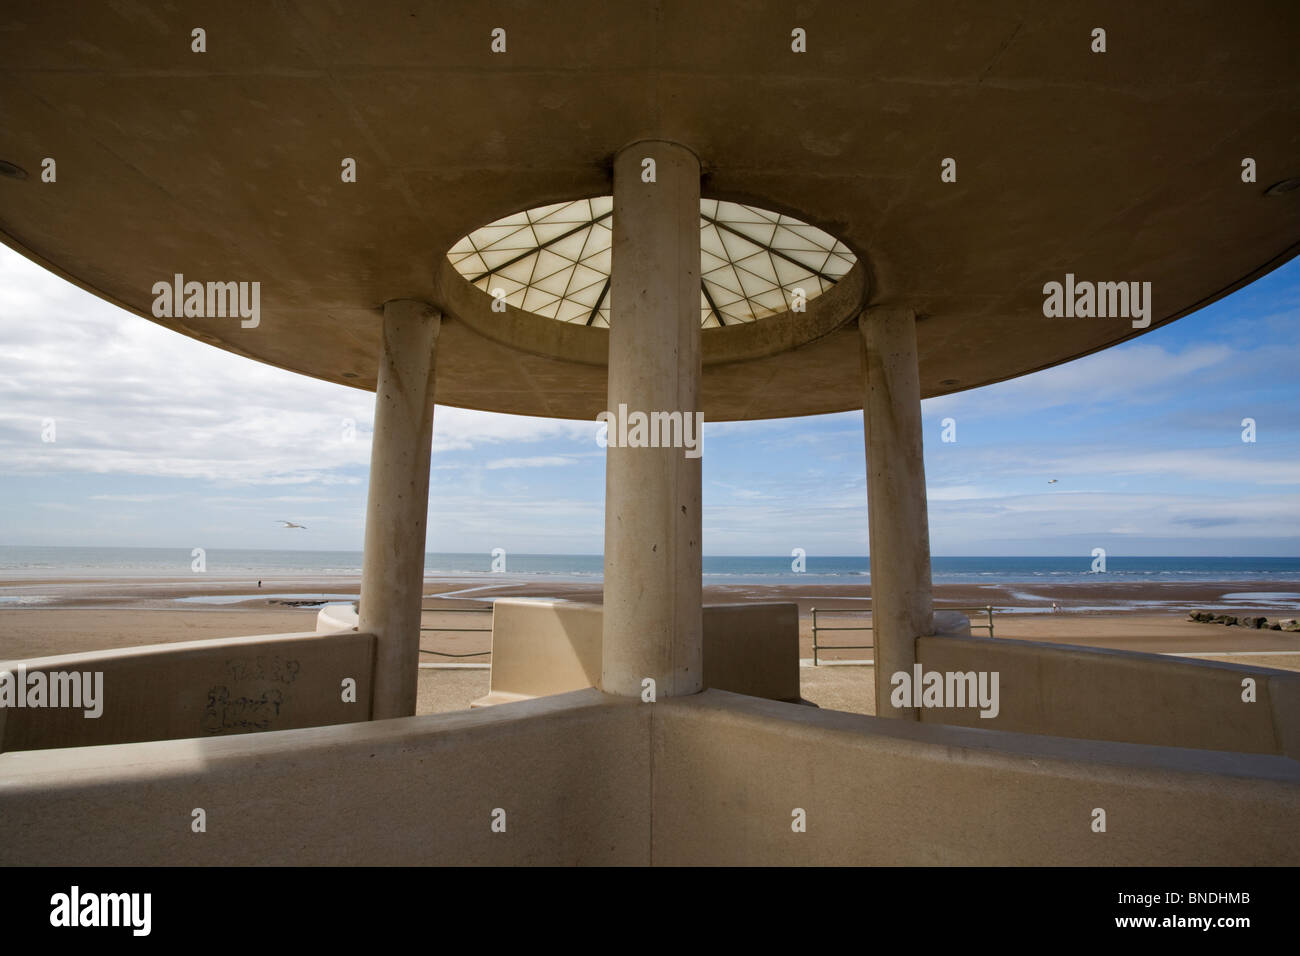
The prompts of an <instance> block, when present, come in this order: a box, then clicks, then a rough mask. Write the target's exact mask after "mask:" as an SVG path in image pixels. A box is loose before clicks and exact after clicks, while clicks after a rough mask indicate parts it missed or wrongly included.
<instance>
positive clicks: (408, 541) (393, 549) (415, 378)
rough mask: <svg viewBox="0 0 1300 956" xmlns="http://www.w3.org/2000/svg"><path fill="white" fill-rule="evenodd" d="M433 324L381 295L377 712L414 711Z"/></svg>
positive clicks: (370, 616) (375, 480) (374, 600)
mask: <svg viewBox="0 0 1300 956" xmlns="http://www.w3.org/2000/svg"><path fill="white" fill-rule="evenodd" d="M441 323H442V316H441V315H440V314H439V313H438V312H436V311H434V310H433V309H432V308H431V307H430V306H428V305H426V304H425V303H423V302H415V301H412V300H410V299H395V300H393V301H390V302H385V303H384V339H383V348H382V351H381V352H380V356H379V385H378V388H377V389H376V390H375V430H374V437H373V438H372V440H371V446H370V496H369V500H368V502H367V505H366V538H365V549H366V550H365V554H364V555H363V557H362V565H361V613H360V622H359V624H360V627H359V629H360V630H361V631H362V632H363V633H369V634H374V635H375V637H376V639H377V643H376V650H375V674H374V685H373V686H374V695H373V697H374V708H373V712H372V716H373V718H374V719H375V720H383V719H385V718H388V717H410V716H413V715H414V714H415V697H416V684H417V680H418V676H419V657H420V607H421V603H422V599H423V592H424V544H425V541H424V539H425V530H426V527H427V521H428V509H429V454H430V451H431V450H432V444H433V368H434V348H435V346H436V345H437V341H438V330H439V328H440V327H441Z"/></svg>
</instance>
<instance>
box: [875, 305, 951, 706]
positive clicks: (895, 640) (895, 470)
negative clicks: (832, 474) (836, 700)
mask: <svg viewBox="0 0 1300 956" xmlns="http://www.w3.org/2000/svg"><path fill="white" fill-rule="evenodd" d="M858 328H859V330H860V331H861V333H862V343H863V372H864V378H865V386H866V394H865V397H864V401H863V407H862V418H863V425H864V428H865V429H866V439H867V441H866V445H867V519H868V522H869V525H870V535H871V627H872V638H873V641H872V643H873V644H875V652H874V654H873V657H874V659H875V662H876V664H875V679H876V714H877V716H880V717H903V718H910V719H912V720H915V719H916V717H917V712H916V709H915V708H895V707H893V706H891V705H890V702H889V695H890V691H891V690H892V685H891V684H890V678H891V677H892V676H893V675H894V674H895V673H897V672H898V671H905V672H907V673H908V674H909V675H910V674H911V673H912V665H914V664H915V663H916V639H917V638H918V637H921V636H922V635H926V634H929V633H930V630H931V625H932V619H933V610H934V605H933V598H932V594H931V590H930V588H931V582H930V521H929V517H928V514H927V509H926V500H925V455H924V448H923V444H924V443H923V441H922V436H921V380H920V374H919V372H918V370H917V364H916V317H915V315H914V314H913V313H912V312H911V310H895V309H873V310H871V311H870V312H867V313H864V314H863V315H862V317H861V318H859V320H858Z"/></svg>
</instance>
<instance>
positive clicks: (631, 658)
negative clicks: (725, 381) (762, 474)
mask: <svg viewBox="0 0 1300 956" xmlns="http://www.w3.org/2000/svg"><path fill="white" fill-rule="evenodd" d="M646 160H653V165H651V164H650V163H647V162H646ZM651 174H653V181H647V180H648V179H650V177H651ZM613 230H614V235H613V263H612V273H611V278H610V304H611V307H612V313H611V316H610V331H609V405H608V408H609V410H610V411H611V412H612V413H615V414H618V412H619V408H620V406H626V411H627V414H628V416H629V417H630V416H631V415H632V414H633V413H635V412H643V413H646V414H650V413H653V412H669V413H671V412H680V413H681V415H682V416H683V418H690V419H691V420H692V426H693V416H694V414H695V412H696V411H697V410H698V409H699V394H700V162H699V159H698V158H697V157H696V155H695V154H694V153H692V152H691V151H690V150H689V149H686V148H685V147H683V146H679V145H677V144H675V143H666V142H657V141H646V142H638V143H633V144H632V145H630V146H628V147H625V148H624V149H623V150H622V151H621V152H620V153H619V154H618V155H617V156H616V157H615V158H614V222H613ZM615 431H616V429H615V428H613V427H611V429H610V434H611V435H614V433H615ZM692 434H694V432H692ZM614 444H615V443H614V442H613V441H611V443H610V445H609V447H608V448H607V449H606V452H605V612H604V637H603V655H602V657H603V669H602V675H601V686H602V687H603V688H604V689H605V690H606V691H607V692H608V693H611V694H622V695H625V696H635V695H640V694H641V693H642V681H643V680H644V679H645V678H651V679H653V680H654V682H655V693H656V695H657V696H672V695H682V694H693V693H696V692H698V691H700V690H702V689H703V651H702V645H701V637H700V633H701V614H702V612H701V598H702V593H701V582H700V571H701V566H700V547H701V546H700V530H701V517H700V515H701V505H700V458H699V457H688V456H687V454H686V451H687V450H686V449H684V448H681V447H675V448H674V447H669V448H663V447H660V448H643V447H635V448H634V447H614Z"/></svg>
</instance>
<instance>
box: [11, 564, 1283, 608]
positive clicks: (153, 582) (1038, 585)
mask: <svg viewBox="0 0 1300 956" xmlns="http://www.w3.org/2000/svg"><path fill="white" fill-rule="evenodd" d="M261 582H262V587H261V589H260V590H259V589H258V586H257V584H258V579H257V578H249V577H246V576H239V577H234V576H229V577H227V576H222V577H217V576H205V577H204V578H203V579H202V580H196V576H193V575H191V576H184V577H180V576H178V577H139V578H136V577H131V578H104V577H98V578H97V577H53V576H52V577H45V578H15V577H3V576H0V611H10V610H22V611H34V610H56V609H70V608H80V609H86V610H90V609H102V610H112V609H134V610H175V611H185V610H192V611H214V610H218V609H220V610H230V611H234V610H250V609H251V610H265V609H271V608H279V607H282V606H283V605H281V604H278V603H276V602H281V601H285V600H306V599H310V598H314V597H317V596H323V597H324V600H322V601H321V602H320V603H321V604H323V603H329V602H333V601H349V600H355V598H356V595H357V594H359V592H360V586H361V579H360V576H359V575H314V576H313V575H301V574H291V575H280V576H274V577H272V576H265V577H263V578H261ZM424 593H425V597H426V599H429V600H435V601H447V602H449V603H448V606H449V607H450V606H452V605H453V604H459V605H462V606H470V607H474V606H482V605H483V604H486V603H490V602H491V601H493V600H495V599H496V598H502V597H534V598H555V599H563V600H572V601H587V602H594V603H599V602H600V601H601V596H602V583H601V581H600V580H599V579H596V580H590V581H583V580H574V579H572V578H558V577H555V578H553V577H549V576H536V577H534V576H522V575H501V576H499V577H498V576H492V575H487V574H476V575H463V576H455V577H450V576H439V577H432V576H431V577H427V578H426V579H425V582H424ZM933 593H934V603H935V607H936V608H983V607H985V606H989V605H992V606H993V607H994V608H995V609H996V610H998V611H1001V612H1002V613H1003V614H1028V615H1038V614H1045V615H1051V616H1059V615H1061V614H1071V615H1078V614H1124V613H1133V614H1151V613H1169V614H1174V613H1186V612H1188V611H1192V610H1214V611H1217V612H1227V613H1231V612H1238V613H1247V612H1252V613H1257V614H1261V615H1265V616H1269V617H1283V618H1286V617H1297V616H1300V580H1296V581H1279V580H1276V579H1266V580H1232V581H1217V582H1215V581H1195V582H1142V581H1096V582H1087V583H1078V582H1071V583H1059V584H1052V583H1048V582H1043V581H1005V582H996V583H982V584H970V583H953V582H938V583H936V584H935V585H934V586H933ZM203 598H213V599H214V600H212V601H211V602H205V601H203V600H202V599H203ZM704 599H705V602H706V603H715V604H733V603H742V602H760V601H796V602H797V603H799V605H800V608H801V610H808V609H810V608H811V607H812V606H814V605H815V604H820V606H824V607H825V609H827V610H831V609H837V608H838V609H847V608H857V607H861V606H863V605H865V604H867V603H868V602H869V601H870V599H871V585H870V584H869V583H867V582H852V583H849V582H846V583H843V584H825V583H812V582H809V583H806V584H805V583H802V582H795V581H789V580H785V581H781V582H776V583H729V582H728V583H711V582H709V581H707V580H706V581H705V584H704ZM1053 604H1055V605H1057V607H1058V608H1059V612H1053V610H1052V606H1053ZM318 606H319V605H318Z"/></svg>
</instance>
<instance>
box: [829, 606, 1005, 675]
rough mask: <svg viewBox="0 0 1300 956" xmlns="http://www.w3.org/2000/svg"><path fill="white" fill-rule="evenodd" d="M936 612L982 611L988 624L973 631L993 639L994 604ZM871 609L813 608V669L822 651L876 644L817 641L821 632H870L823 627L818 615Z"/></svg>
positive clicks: (973, 626)
mask: <svg viewBox="0 0 1300 956" xmlns="http://www.w3.org/2000/svg"><path fill="white" fill-rule="evenodd" d="M935 610H936V611H980V612H983V613H984V614H985V615H986V616H987V618H988V623H987V624H976V623H974V622H972V623H971V630H972V631H973V630H975V629H976V628H980V629H981V630H986V631H988V632H989V637H993V636H994V635H993V612H994V611H995V610H996V608H995V607H994V606H993V605H992V604H985V605H982V606H980V607H939V608H935ZM870 613H871V609H870V608H867V609H863V608H856V607H842V608H841V607H835V608H829V607H828V608H813V609H812V641H813V667H817V666H819V665H820V652H821V651H868V650H872V649H873V648H875V646H876V645H875V644H822V643H820V642H819V641H818V640H817V635H818V633H820V632H821V631H869V630H871V625H870V624H863V625H859V626H857V627H821V626H818V624H817V615H818V614H870Z"/></svg>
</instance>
